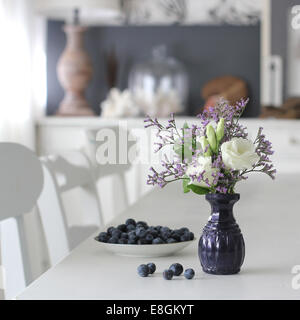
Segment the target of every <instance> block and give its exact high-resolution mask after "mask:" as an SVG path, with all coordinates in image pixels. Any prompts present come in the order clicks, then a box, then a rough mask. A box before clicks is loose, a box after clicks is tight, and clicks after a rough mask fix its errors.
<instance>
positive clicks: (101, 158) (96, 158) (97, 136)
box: [83, 125, 136, 211]
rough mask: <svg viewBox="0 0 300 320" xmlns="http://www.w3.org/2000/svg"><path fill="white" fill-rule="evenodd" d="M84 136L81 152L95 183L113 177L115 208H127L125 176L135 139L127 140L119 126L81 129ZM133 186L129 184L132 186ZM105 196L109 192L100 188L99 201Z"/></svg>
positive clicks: (125, 130)
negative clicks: (86, 158) (83, 153)
mask: <svg viewBox="0 0 300 320" xmlns="http://www.w3.org/2000/svg"><path fill="white" fill-rule="evenodd" d="M83 133H84V135H85V141H86V143H85V146H84V151H85V153H86V154H87V155H88V157H89V159H90V160H91V162H92V165H93V167H94V172H95V176H96V178H97V180H101V178H107V177H109V176H110V177H112V176H113V178H115V179H114V180H113V181H112V189H113V190H114V197H115V198H116V197H117V199H118V201H117V202H116V201H115V204H116V205H118V208H116V211H120V209H124V208H126V207H127V206H128V203H129V201H128V192H127V186H126V177H125V176H126V172H128V171H129V170H130V169H131V163H130V162H129V161H128V155H129V150H130V149H133V148H134V147H135V144H136V141H135V140H134V137H131V139H129V137H130V133H129V131H128V130H127V129H126V128H122V127H121V126H119V125H110V126H101V127H100V126H99V127H97V128H93V129H84V132H83ZM109 161H112V162H109ZM100 183H101V181H100ZM105 183H106V182H105ZM133 183H134V182H133V181H131V184H133ZM105 192H106V193H107V192H108V191H107V190H105V188H101V186H100V198H101V199H102V197H103V198H107V197H106V196H105V195H104V193H105Z"/></svg>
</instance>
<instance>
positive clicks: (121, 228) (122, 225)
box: [118, 224, 127, 232]
mask: <svg viewBox="0 0 300 320" xmlns="http://www.w3.org/2000/svg"><path fill="white" fill-rule="evenodd" d="M118 229H119V230H120V231H122V232H125V231H126V229H127V226H126V224H119V225H118Z"/></svg>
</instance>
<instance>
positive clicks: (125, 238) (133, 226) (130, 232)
mask: <svg viewBox="0 0 300 320" xmlns="http://www.w3.org/2000/svg"><path fill="white" fill-rule="evenodd" d="M194 239H195V238H194V234H193V232H191V231H190V230H189V229H188V228H187V227H183V228H177V229H172V228H170V227H167V226H161V225H152V226H151V225H150V224H148V223H147V222H145V221H137V222H136V220H135V219H133V218H128V219H127V220H126V221H125V223H120V224H119V225H117V226H110V227H109V228H107V230H106V232H104V231H101V232H100V233H99V234H98V235H97V236H96V237H95V240H97V241H98V242H99V243H101V244H102V245H103V248H104V250H106V251H109V252H112V253H115V254H119V255H126V256H135V257H137V256H138V257H162V256H166V255H170V254H173V253H175V252H177V251H179V250H181V249H183V248H184V247H186V246H187V245H189V244H190V243H191V242H192V240H194Z"/></svg>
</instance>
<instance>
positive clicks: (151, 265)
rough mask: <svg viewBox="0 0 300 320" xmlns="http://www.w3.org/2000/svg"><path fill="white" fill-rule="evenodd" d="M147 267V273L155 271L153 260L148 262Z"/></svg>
mask: <svg viewBox="0 0 300 320" xmlns="http://www.w3.org/2000/svg"><path fill="white" fill-rule="evenodd" d="M147 266H148V268H149V274H152V273H154V272H155V270H156V265H155V264H154V263H153V262H150V263H148V264H147Z"/></svg>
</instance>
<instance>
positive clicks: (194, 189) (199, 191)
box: [187, 184, 209, 194]
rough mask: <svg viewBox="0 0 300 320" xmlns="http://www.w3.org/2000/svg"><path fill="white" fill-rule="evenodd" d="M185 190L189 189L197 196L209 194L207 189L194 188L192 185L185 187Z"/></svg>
mask: <svg viewBox="0 0 300 320" xmlns="http://www.w3.org/2000/svg"><path fill="white" fill-rule="evenodd" d="M187 188H188V189H191V190H192V191H193V192H194V193H197V194H207V193H209V189H208V188H204V187H200V186H196V185H194V184H189V185H188V186H187Z"/></svg>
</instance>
